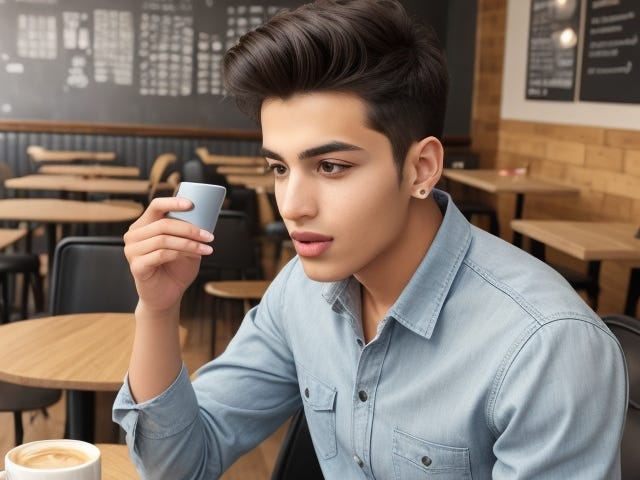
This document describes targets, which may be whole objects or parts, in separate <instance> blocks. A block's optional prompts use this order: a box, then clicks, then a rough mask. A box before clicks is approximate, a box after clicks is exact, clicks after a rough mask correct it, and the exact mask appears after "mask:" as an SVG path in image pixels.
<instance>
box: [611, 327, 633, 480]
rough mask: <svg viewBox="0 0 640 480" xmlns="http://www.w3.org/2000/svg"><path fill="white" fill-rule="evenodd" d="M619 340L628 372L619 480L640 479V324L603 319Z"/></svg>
mask: <svg viewBox="0 0 640 480" xmlns="http://www.w3.org/2000/svg"><path fill="white" fill-rule="evenodd" d="M602 319H603V320H604V322H605V323H606V324H607V326H608V327H609V329H610V330H611V331H612V332H613V334H614V335H615V336H616V337H617V338H618V341H619V342H620V345H622V350H623V352H624V356H625V358H626V361H627V368H628V371H629V406H628V410H627V418H626V424H625V427H624V434H623V437H622V444H621V447H620V449H621V457H622V480H636V479H638V478H640V450H638V449H639V448H640V447H639V445H640V320H638V319H636V318H633V317H630V316H628V315H605V316H603V317H602Z"/></svg>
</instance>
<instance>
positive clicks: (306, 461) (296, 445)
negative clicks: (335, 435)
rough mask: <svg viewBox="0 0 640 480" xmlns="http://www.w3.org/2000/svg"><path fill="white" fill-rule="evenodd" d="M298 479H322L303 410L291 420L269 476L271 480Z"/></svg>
mask: <svg viewBox="0 0 640 480" xmlns="http://www.w3.org/2000/svg"><path fill="white" fill-rule="evenodd" d="M299 479H304V480H323V479H324V477H323V476H322V470H321V469H320V464H319V463H318V457H317V456H316V451H315V449H314V448H313V442H312V441H311V435H310V434H309V427H308V426H307V419H306V417H305V416H304V410H303V409H300V410H298V411H297V412H296V414H295V415H294V416H293V418H292V419H291V424H290V425H289V429H288V430H287V434H286V435H285V437H284V440H283V441H282V447H281V448H280V453H278V458H277V459H276V464H275V467H274V469H273V472H272V475H271V480H299Z"/></svg>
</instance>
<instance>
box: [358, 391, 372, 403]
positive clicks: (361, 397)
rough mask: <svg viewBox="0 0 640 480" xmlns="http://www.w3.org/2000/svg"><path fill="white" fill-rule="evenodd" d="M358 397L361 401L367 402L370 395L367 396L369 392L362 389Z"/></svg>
mask: <svg viewBox="0 0 640 480" xmlns="http://www.w3.org/2000/svg"><path fill="white" fill-rule="evenodd" d="M358 398H359V399H360V401H361V402H366V401H367V398H369V397H368V396H367V392H365V391H364V390H360V391H359V392H358Z"/></svg>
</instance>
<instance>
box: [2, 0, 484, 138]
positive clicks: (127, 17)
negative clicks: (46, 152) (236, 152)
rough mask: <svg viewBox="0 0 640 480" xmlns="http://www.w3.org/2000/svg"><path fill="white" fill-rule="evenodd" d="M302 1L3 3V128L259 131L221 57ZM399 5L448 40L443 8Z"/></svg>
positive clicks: (432, 2) (436, 1) (419, 2)
mask: <svg viewBox="0 0 640 480" xmlns="http://www.w3.org/2000/svg"><path fill="white" fill-rule="evenodd" d="M303 3H306V0H0V123H1V122H2V121H3V120H7V121H11V120H20V121H26V122H27V123H28V122H29V121H34V122H36V121H42V120H44V121H55V122H76V123H77V124H81V125H82V124H84V123H85V122H86V124H88V125H92V126H93V125H101V124H106V125H116V126H117V125H121V126H125V127H126V126H129V125H142V126H149V125H151V126H154V127H155V126H159V127H161V128H166V129H167V130H172V129H176V128H177V129H180V128H182V129H186V128H189V127H195V128H196V129H197V128H204V129H208V130H216V129H218V130H219V129H245V130H255V129H256V125H253V124H252V122H251V121H250V120H248V119H247V118H246V117H245V116H244V115H243V114H242V113H241V112H240V111H239V110H238V109H237V108H236V106H235V104H234V102H233V101H232V100H230V99H228V98H226V97H225V92H224V89H223V86H222V78H221V61H222V57H223V55H224V52H225V51H226V50H227V49H228V48H229V47H230V46H232V45H234V44H235V43H236V42H237V40H238V38H240V36H241V35H243V34H244V33H246V32H247V31H249V30H251V29H253V28H255V27H256V26H258V25H260V24H262V23H264V22H265V21H266V20H267V19H268V18H270V17H271V16H272V15H273V14H274V13H275V12H276V11H278V10H279V9H281V8H283V7H284V8H294V7H296V6H299V5H301V4H303ZM402 3H403V4H404V5H405V7H406V8H407V11H408V12H409V13H410V14H412V15H416V16H417V17H418V18H423V19H425V20H427V21H429V22H430V23H431V24H433V25H434V27H435V28H436V30H437V31H438V33H439V34H440V36H441V38H443V39H444V38H445V37H446V28H445V26H446V22H447V4H446V3H443V2H440V0H429V1H425V0H403V1H402ZM462 38H465V37H464V36H462ZM471 38H472V37H471ZM470 41H472V40H470ZM463 46H464V45H463ZM471 63H472V62H471ZM459 96H463V97H464V98H467V97H469V98H470V93H469V94H467V93H466V92H461V93H460V95H459ZM465 96H466V97H465ZM456 98H457V97H456ZM468 102H469V103H470V100H468ZM452 103H453V102H452Z"/></svg>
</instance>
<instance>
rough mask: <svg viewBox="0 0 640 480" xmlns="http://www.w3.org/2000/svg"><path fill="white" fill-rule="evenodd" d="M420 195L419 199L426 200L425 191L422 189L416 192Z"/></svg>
mask: <svg viewBox="0 0 640 480" xmlns="http://www.w3.org/2000/svg"><path fill="white" fill-rule="evenodd" d="M418 193H419V194H420V197H421V198H426V197H427V195H428V194H427V191H426V190H425V189H424V188H423V189H422V190H420V192H418Z"/></svg>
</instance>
